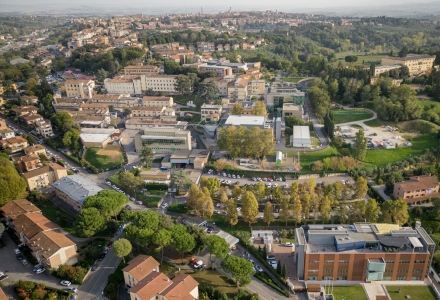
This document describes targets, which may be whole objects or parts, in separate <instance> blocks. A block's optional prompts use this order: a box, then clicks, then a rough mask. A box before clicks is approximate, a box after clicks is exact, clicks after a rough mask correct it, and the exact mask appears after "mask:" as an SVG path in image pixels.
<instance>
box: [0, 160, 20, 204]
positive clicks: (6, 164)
mask: <svg viewBox="0 0 440 300" xmlns="http://www.w3.org/2000/svg"><path fill="white" fill-rule="evenodd" d="M25 196H26V181H25V180H24V179H23V178H22V177H21V176H20V175H19V174H18V172H17V170H16V169H15V168H14V165H13V164H11V162H10V161H9V159H8V158H5V157H0V206H3V205H5V204H6V203H8V202H9V201H12V200H16V199H21V198H24V197H25Z"/></svg>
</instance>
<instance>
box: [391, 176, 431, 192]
mask: <svg viewBox="0 0 440 300" xmlns="http://www.w3.org/2000/svg"><path fill="white" fill-rule="evenodd" d="M394 185H395V186H396V185H397V186H398V187H400V188H402V189H403V190H404V191H413V190H420V189H430V188H433V187H435V186H437V185H438V181H437V180H436V179H435V178H434V177H432V176H428V175H423V176H414V177H410V180H408V181H405V182H396V183H395V184H394Z"/></svg>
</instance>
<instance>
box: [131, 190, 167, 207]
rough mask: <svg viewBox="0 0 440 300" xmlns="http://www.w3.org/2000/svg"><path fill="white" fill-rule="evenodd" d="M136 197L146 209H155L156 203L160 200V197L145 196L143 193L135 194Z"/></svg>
mask: <svg viewBox="0 0 440 300" xmlns="http://www.w3.org/2000/svg"><path fill="white" fill-rule="evenodd" d="M136 196H137V200H140V201H142V203H143V204H144V205H145V206H146V207H157V203H159V201H160V199H162V197H160V196H147V195H145V194H143V193H137V195H136Z"/></svg>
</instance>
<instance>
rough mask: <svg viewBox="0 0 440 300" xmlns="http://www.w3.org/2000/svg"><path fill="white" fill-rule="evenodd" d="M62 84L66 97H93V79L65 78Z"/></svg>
mask: <svg viewBox="0 0 440 300" xmlns="http://www.w3.org/2000/svg"><path fill="white" fill-rule="evenodd" d="M64 84H65V87H66V94H67V97H68V98H75V97H76V98H81V99H90V98H92V97H93V89H94V88H95V81H93V80H66V82H65V83H64Z"/></svg>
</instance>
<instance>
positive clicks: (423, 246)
mask: <svg viewBox="0 0 440 300" xmlns="http://www.w3.org/2000/svg"><path fill="white" fill-rule="evenodd" d="M434 251H435V243H434V241H433V240H432V239H431V238H430V236H429V235H428V234H427V233H426V231H425V230H424V229H423V228H422V227H420V226H416V228H411V227H400V226H398V225H395V224H373V223H354V224H353V225H345V224H342V225H338V224H324V225H304V226H302V227H301V228H297V229H296V231H295V255H294V260H295V264H296V268H297V274H298V279H300V280H319V281H320V280H352V281H376V280H406V281H410V280H424V278H425V277H426V276H427V272H428V267H429V266H430V263H431V259H432V255H431V254H432V253H434Z"/></svg>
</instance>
